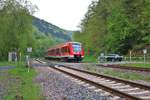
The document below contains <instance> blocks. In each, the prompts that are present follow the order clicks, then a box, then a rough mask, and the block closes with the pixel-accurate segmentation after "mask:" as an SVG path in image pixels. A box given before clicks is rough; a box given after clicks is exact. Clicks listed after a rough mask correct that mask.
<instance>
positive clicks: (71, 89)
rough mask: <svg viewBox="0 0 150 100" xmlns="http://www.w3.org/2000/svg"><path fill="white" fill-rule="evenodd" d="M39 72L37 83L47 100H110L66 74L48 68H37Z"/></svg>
mask: <svg viewBox="0 0 150 100" xmlns="http://www.w3.org/2000/svg"><path fill="white" fill-rule="evenodd" d="M36 69H37V70H38V72H39V74H38V76H37V77H36V79H35V81H36V82H38V83H39V84H40V86H41V88H42V92H43V96H44V98H45V99H46V100H109V97H107V96H103V95H102V94H101V93H100V92H95V91H94V90H92V89H88V88H87V87H86V86H84V85H80V84H77V83H76V82H74V81H73V80H71V79H69V78H66V77H65V75H64V74H62V73H59V72H55V71H54V70H50V69H49V68H48V67H38V68H36Z"/></svg>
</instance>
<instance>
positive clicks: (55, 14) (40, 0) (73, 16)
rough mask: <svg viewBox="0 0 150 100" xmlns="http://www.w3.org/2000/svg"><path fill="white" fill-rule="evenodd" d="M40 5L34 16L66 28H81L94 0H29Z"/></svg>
mask: <svg viewBox="0 0 150 100" xmlns="http://www.w3.org/2000/svg"><path fill="white" fill-rule="evenodd" d="M29 1H31V3H32V4H35V5H36V6H37V7H38V9H39V10H38V11H37V12H36V13H35V14H34V16H36V17H38V18H40V19H44V20H45V21H47V22H50V23H52V24H54V25H56V26H58V27H60V28H63V29H66V30H79V27H78V26H79V25H80V22H81V20H82V19H83V18H84V15H85V13H86V12H87V10H88V6H89V5H90V3H91V2H92V0H29Z"/></svg>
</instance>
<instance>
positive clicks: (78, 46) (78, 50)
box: [72, 43, 81, 52]
mask: <svg viewBox="0 0 150 100" xmlns="http://www.w3.org/2000/svg"><path fill="white" fill-rule="evenodd" d="M72 47H73V51H74V52H81V44H77V43H74V44H72Z"/></svg>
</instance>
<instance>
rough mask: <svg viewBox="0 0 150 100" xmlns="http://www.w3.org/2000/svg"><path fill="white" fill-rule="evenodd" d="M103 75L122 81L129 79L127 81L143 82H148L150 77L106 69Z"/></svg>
mask: <svg viewBox="0 0 150 100" xmlns="http://www.w3.org/2000/svg"><path fill="white" fill-rule="evenodd" d="M103 74H107V75H111V76H116V77H119V78H123V79H129V80H144V81H150V75H149V76H146V75H143V74H140V73H133V72H121V71H115V70H111V69H107V70H104V71H103Z"/></svg>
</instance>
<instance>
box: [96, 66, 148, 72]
mask: <svg viewBox="0 0 150 100" xmlns="http://www.w3.org/2000/svg"><path fill="white" fill-rule="evenodd" d="M97 66H101V67H107V68H118V69H125V70H133V71H143V72H150V68H140V67H130V66H121V65H111V64H107V65H105V64H97Z"/></svg>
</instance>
